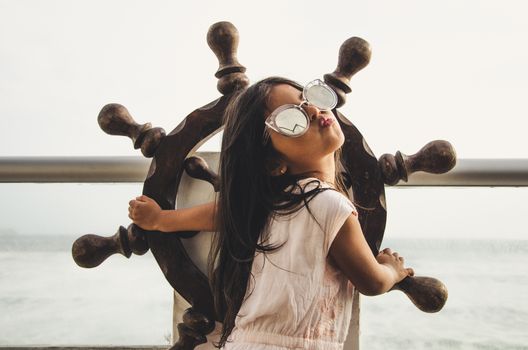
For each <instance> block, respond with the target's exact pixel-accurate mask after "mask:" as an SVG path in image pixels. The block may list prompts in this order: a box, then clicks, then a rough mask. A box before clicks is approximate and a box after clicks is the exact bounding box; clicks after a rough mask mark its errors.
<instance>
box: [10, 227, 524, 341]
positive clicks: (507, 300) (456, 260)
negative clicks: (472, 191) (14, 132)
mask: <svg viewBox="0 0 528 350" xmlns="http://www.w3.org/2000/svg"><path fill="white" fill-rule="evenodd" d="M1 238H2V244H1V245H0V345H87V344H90V345H168V344H169V343H170V341H171V331H172V290H171V288H170V286H169V285H168V283H167V282H166V280H165V279H164V277H163V274H162V273H161V271H160V269H159V267H158V265H157V264H156V262H155V260H154V258H153V257H152V255H151V253H150V252H149V253H147V254H146V255H144V256H134V255H133V256H132V257H131V258H130V259H126V258H125V257H123V256H120V255H114V256H111V257H110V258H109V259H108V260H107V261H105V262H104V263H103V264H102V265H100V266H99V267H97V268H94V269H84V268H80V267H78V266H77V265H75V263H74V261H73V259H72V257H71V252H70V249H71V244H72V242H73V238H71V237H63V236H23V235H3V236H2V237H1ZM384 246H388V247H391V248H393V250H395V251H398V252H400V253H401V254H402V255H403V256H404V257H405V258H406V264H407V265H408V266H412V267H413V268H414V269H415V271H416V275H425V276H431V277H436V278H438V279H440V280H441V281H443V282H444V283H445V284H446V286H447V288H448V290H449V298H448V301H447V304H446V305H445V307H444V309H443V310H441V311H440V312H438V313H434V314H427V313H424V312H422V311H419V310H418V309H417V308H416V307H415V306H414V305H413V304H412V303H411V302H410V301H409V300H408V299H407V297H406V296H405V295H404V294H403V293H401V292H399V291H393V292H389V293H387V294H384V295H381V296H376V297H362V298H361V335H360V339H361V348H362V349H369V350H376V349H501V350H503V349H504V350H507V349H528V241H519V240H504V241H501V240H424V239H405V240H403V239H393V240H385V241H384Z"/></svg>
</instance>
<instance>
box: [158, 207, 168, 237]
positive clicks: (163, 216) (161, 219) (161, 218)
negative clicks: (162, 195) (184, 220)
mask: <svg viewBox="0 0 528 350" xmlns="http://www.w3.org/2000/svg"><path fill="white" fill-rule="evenodd" d="M166 212H167V210H161V211H160V212H159V215H158V220H156V223H155V226H156V231H160V232H166V228H167V224H166V221H167V213H166Z"/></svg>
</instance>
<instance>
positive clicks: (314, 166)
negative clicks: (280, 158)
mask: <svg viewBox="0 0 528 350" xmlns="http://www.w3.org/2000/svg"><path fill="white" fill-rule="evenodd" d="M288 172H289V173H290V174H292V175H296V174H304V175H308V176H311V177H315V178H317V179H319V180H321V181H323V182H326V183H328V184H330V185H332V186H334V187H335V160H334V155H333V154H331V155H329V156H328V157H325V158H323V159H320V160H316V161H314V162H311V163H310V164H295V163H290V164H289V165H288Z"/></svg>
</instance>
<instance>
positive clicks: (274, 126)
mask: <svg viewBox="0 0 528 350" xmlns="http://www.w3.org/2000/svg"><path fill="white" fill-rule="evenodd" d="M313 86H323V87H325V88H326V89H327V90H328V91H329V92H330V93H331V94H332V96H333V97H334V103H333V104H332V105H331V107H327V108H323V107H320V106H317V105H316V104H314V103H311V102H310V100H308V99H307V98H306V92H307V91H308V89H310V88H311V87H313ZM302 98H303V100H302V101H301V103H300V104H298V105H295V104H290V103H289V104H285V105H282V106H280V107H277V108H276V109H275V110H274V111H273V112H271V114H270V115H269V116H268V117H267V118H266V120H265V121H264V124H265V125H266V126H267V127H268V128H270V129H272V130H273V131H276V132H278V133H279V134H281V135H284V136H288V137H299V136H302V135H304V134H305V133H306V132H307V131H308V128H309V127H310V117H309V116H308V114H306V111H305V110H304V109H303V108H302V106H303V105H304V104H311V105H313V106H316V107H317V108H319V109H320V110H321V111H330V110H332V109H334V108H335V106H336V105H337V94H336V93H335V91H334V90H333V89H332V88H331V87H330V86H328V85H327V84H326V83H325V82H324V81H322V80H320V79H315V80H312V81H311V82H309V83H308V84H306V85H305V86H304V88H303V90H302ZM292 108H293V109H297V110H299V111H300V112H301V113H302V114H303V115H304V117H305V118H306V124H307V127H306V128H305V129H304V130H303V131H302V132H301V133H299V134H295V135H292V134H288V133H286V132H284V131H282V130H281V129H280V128H279V127H278V126H277V124H276V122H275V119H276V118H277V116H278V115H279V114H280V113H281V112H283V111H285V110H287V109H292ZM263 136H264V137H263V142H264V143H265V142H266V141H267V139H268V138H269V131H268V130H267V128H265V130H264V135H263Z"/></svg>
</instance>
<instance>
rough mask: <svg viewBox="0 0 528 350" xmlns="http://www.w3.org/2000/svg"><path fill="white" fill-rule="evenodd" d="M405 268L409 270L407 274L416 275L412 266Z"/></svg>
mask: <svg viewBox="0 0 528 350" xmlns="http://www.w3.org/2000/svg"><path fill="white" fill-rule="evenodd" d="M405 270H407V274H408V275H409V276H414V270H413V269H412V268H410V267H408V268H406V269H405Z"/></svg>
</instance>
